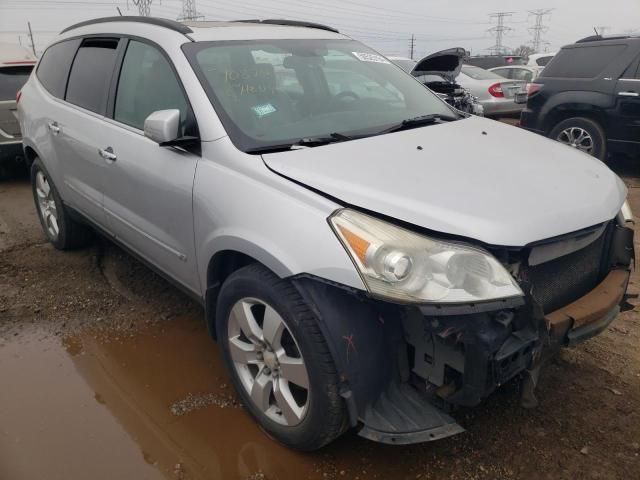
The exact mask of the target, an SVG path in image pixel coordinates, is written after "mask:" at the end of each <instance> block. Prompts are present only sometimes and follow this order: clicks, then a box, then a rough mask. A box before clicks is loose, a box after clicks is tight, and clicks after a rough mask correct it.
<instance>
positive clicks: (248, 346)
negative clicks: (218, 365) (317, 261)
mask: <svg viewBox="0 0 640 480" xmlns="http://www.w3.org/2000/svg"><path fill="white" fill-rule="evenodd" d="M216 319H217V330H218V341H219V343H220V345H221V347H222V353H223V358H224V362H225V364H226V367H227V369H228V371H229V373H230V375H231V379H232V382H233V384H234V386H235V388H236V390H237V392H238V394H239V396H240V398H241V399H242V402H243V404H244V405H245V407H246V408H247V410H248V411H249V413H250V414H251V415H252V416H253V417H254V419H255V420H256V421H257V422H258V423H259V424H260V425H261V427H262V428H263V429H264V430H265V431H266V432H267V433H268V434H269V435H271V436H272V437H274V438H275V439H277V440H278V441H280V442H281V443H283V444H285V445H287V446H288V447H291V448H294V449H298V450H303V451H312V450H317V449H318V448H320V447H322V446H324V445H326V444H327V443H329V442H331V441H332V440H333V439H335V438H336V437H337V436H338V435H340V433H342V431H343V429H344V426H345V425H346V410H345V405H344V402H343V400H342V398H341V397H340V395H339V393H338V383H339V380H338V374H337V371H336V367H335V364H334V362H333V358H332V357H331V354H330V353H329V348H328V346H327V343H326V341H325V339H324V336H323V335H322V333H321V332H320V329H319V327H318V321H317V319H316V317H315V315H314V314H313V312H312V311H311V309H309V307H308V306H307V304H306V302H305V301H304V300H303V299H302V297H301V296H300V294H299V293H298V291H297V290H296V288H295V287H294V286H293V284H291V282H289V281H287V280H282V279H280V278H278V277H277V276H276V275H275V274H273V273H272V272H271V271H269V270H268V269H266V268H265V267H263V266H262V265H259V264H253V265H249V266H246V267H244V268H242V269H240V270H238V271H236V272H234V273H233V274H232V275H231V276H230V277H229V278H228V279H227V280H226V281H225V283H224V284H223V286H222V289H221V291H220V296H219V300H218V305H217V309H216Z"/></svg>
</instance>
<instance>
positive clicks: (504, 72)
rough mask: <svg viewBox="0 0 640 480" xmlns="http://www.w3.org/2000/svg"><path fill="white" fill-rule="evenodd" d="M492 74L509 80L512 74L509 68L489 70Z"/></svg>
mask: <svg viewBox="0 0 640 480" xmlns="http://www.w3.org/2000/svg"><path fill="white" fill-rule="evenodd" d="M491 71H492V72H493V73H495V74H497V75H500V76H501V77H504V78H511V73H512V72H513V69H511V68H495V69H493V70H491Z"/></svg>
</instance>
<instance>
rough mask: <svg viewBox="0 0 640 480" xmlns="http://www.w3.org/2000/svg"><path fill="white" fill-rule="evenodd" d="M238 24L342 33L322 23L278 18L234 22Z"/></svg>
mask: <svg viewBox="0 0 640 480" xmlns="http://www.w3.org/2000/svg"><path fill="white" fill-rule="evenodd" d="M234 22H237V23H265V24H268V25H286V26H289V27H306V28H317V29H319V30H328V31H329V32H334V33H340V32H339V31H338V30H337V29H336V28H333V27H329V26H327V25H322V24H321V23H313V22H304V21H300V20H281V19H277V18H268V19H266V20H259V19H250V20H234Z"/></svg>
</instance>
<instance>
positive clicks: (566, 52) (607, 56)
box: [520, 36, 640, 160]
mask: <svg viewBox="0 0 640 480" xmlns="http://www.w3.org/2000/svg"><path fill="white" fill-rule="evenodd" d="M639 62H640V36H616V37H601V36H593V37H587V38H584V39H582V40H579V41H578V42H576V43H575V44H573V45H567V46H565V47H563V48H562V50H560V52H559V53H558V54H557V55H556V56H555V57H554V59H553V60H552V61H551V62H550V63H549V65H547V66H546V67H545V69H544V70H543V72H542V74H541V75H540V76H539V77H538V78H537V79H536V81H535V83H531V84H529V85H528V88H527V108H526V109H525V110H523V112H522V114H521V118H520V124H521V126H522V127H524V128H526V129H527V130H531V131H533V132H537V133H540V134H542V135H546V136H548V137H550V138H553V139H555V140H558V141H560V142H562V143H566V144H567V145H571V146H572V147H575V148H578V149H580V150H582V151H584V152H587V153H589V154H591V155H593V156H594V157H597V158H599V159H600V160H605V159H606V158H607V154H608V153H626V154H638V153H640V68H639V65H638V64H639Z"/></svg>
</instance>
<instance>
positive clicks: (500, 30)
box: [488, 12, 515, 55]
mask: <svg viewBox="0 0 640 480" xmlns="http://www.w3.org/2000/svg"><path fill="white" fill-rule="evenodd" d="M514 13H515V12H495V13H490V14H489V19H491V20H493V19H494V18H495V19H496V26H495V27H491V28H490V29H489V30H488V31H489V32H490V33H492V34H493V35H495V37H496V43H495V44H494V45H493V47H490V48H489V51H490V52H491V53H493V54H494V55H501V54H503V53H504V52H505V50H506V48H505V47H504V45H503V44H502V39H503V37H504V34H505V33H506V32H510V31H511V30H513V28H511V27H505V26H504V19H505V18H509V17H511V15H513V14H514Z"/></svg>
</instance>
